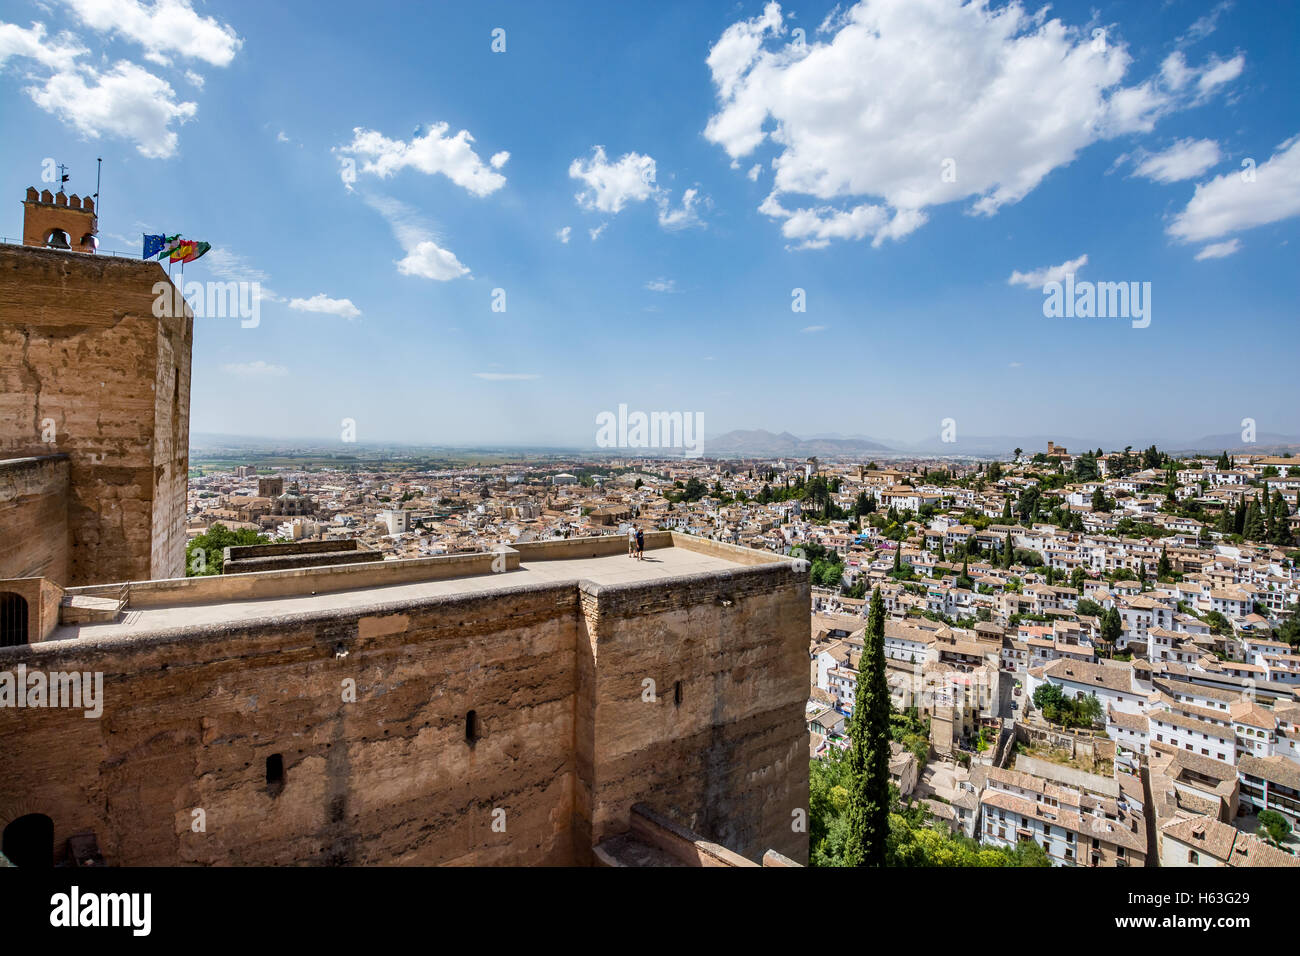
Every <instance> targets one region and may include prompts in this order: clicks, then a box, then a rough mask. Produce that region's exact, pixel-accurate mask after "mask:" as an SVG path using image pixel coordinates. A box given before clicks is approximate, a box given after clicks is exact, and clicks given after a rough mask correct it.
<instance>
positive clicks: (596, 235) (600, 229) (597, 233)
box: [587, 222, 609, 242]
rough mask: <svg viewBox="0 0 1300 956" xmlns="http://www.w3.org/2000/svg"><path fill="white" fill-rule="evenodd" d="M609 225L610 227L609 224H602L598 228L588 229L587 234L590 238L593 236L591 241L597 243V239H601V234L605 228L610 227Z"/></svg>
mask: <svg viewBox="0 0 1300 956" xmlns="http://www.w3.org/2000/svg"><path fill="white" fill-rule="evenodd" d="M608 225H609V223H607V222H602V223H601V224H600V225H599V226H596V227H594V228H592V229H588V230H587V234H588V235H589V236H591V241H592V242H595V241H596V240H597V239H599V238H600V234H601V233H602V232H604V231H605V227H606V226H608Z"/></svg>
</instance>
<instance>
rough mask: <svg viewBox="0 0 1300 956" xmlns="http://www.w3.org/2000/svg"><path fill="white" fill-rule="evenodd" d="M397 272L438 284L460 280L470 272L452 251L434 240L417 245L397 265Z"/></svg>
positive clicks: (427, 240) (426, 240)
mask: <svg viewBox="0 0 1300 956" xmlns="http://www.w3.org/2000/svg"><path fill="white" fill-rule="evenodd" d="M397 271H398V272H400V273H401V274H402V275H404V276H419V277H420V278H422V279H433V280H434V281H436V282H447V281H448V280H450V279H458V278H460V277H461V276H463V275H465V274H466V273H467V272H469V269H467V268H465V266H464V265H462V264H461V262H460V260H459V259H457V258H456V254H455V253H454V252H452V251H451V250H450V249H444V248H442V247H441V246H440V245H438V244H437V243H436V242H434V241H433V240H432V239H425V240H424V241H423V242H419V243H416V244H415V246H414V247H412V248H411V249H410V250H409V251H408V252H407V254H406V258H404V259H401V260H399V261H398V263H397Z"/></svg>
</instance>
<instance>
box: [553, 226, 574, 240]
mask: <svg viewBox="0 0 1300 956" xmlns="http://www.w3.org/2000/svg"><path fill="white" fill-rule="evenodd" d="M572 232H573V227H572V226H565V227H564V228H563V229H561V230H560V231H559V232H557V233H556V234H555V238H556V239H559V240H560V242H563V243H565V244H566V245H567V244H568V242H569V236H570V235H571V234H572Z"/></svg>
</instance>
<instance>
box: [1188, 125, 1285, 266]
mask: <svg viewBox="0 0 1300 956" xmlns="http://www.w3.org/2000/svg"><path fill="white" fill-rule="evenodd" d="M1247 172H1253V173H1254V175H1253V177H1251V176H1247V175H1245V174H1246V173H1247ZM1252 179H1253V181H1251V180H1252ZM1298 215H1300V136H1293V137H1292V138H1291V139H1289V140H1287V141H1286V142H1284V143H1282V144H1281V145H1279V146H1278V148H1277V151H1276V152H1275V153H1274V154H1273V155H1272V156H1271V157H1269V158H1268V159H1267V160H1266V161H1265V162H1262V163H1260V164H1259V165H1258V166H1257V167H1255V168H1254V169H1253V170H1249V169H1247V168H1243V169H1240V170H1236V171H1233V172H1228V173H1224V174H1223V175H1222V176H1216V177H1215V178H1214V179H1211V180H1210V181H1209V182H1204V183H1200V184H1198V185H1197V187H1196V192H1195V193H1194V194H1193V195H1192V198H1191V201H1190V202H1188V204H1187V208H1185V209H1184V210H1183V211H1182V212H1180V213H1179V214H1178V215H1177V216H1175V217H1174V219H1173V221H1172V222H1171V223H1170V224H1169V226H1168V228H1167V229H1166V230H1165V232H1167V233H1168V234H1169V235H1170V236H1173V237H1174V238H1175V239H1180V240H1182V241H1184V242H1200V241H1202V240H1205V239H1218V238H1220V237H1221V236H1226V235H1229V234H1230V233H1234V232H1240V231H1242V230H1243V229H1252V228H1254V227H1255V226H1263V225H1267V224H1268V223H1271V222H1280V221H1282V220H1283V219H1290V218H1291V217H1293V216H1298Z"/></svg>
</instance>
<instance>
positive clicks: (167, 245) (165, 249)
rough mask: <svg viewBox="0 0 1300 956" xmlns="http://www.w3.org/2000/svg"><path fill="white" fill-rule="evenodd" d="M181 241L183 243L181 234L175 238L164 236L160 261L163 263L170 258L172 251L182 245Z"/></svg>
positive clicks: (159, 255) (159, 254)
mask: <svg viewBox="0 0 1300 956" xmlns="http://www.w3.org/2000/svg"><path fill="white" fill-rule="evenodd" d="M180 241H181V235H180V233H179V232H178V233H177V234H176V235H174V236H163V237H162V247H161V248H160V249H159V250H158V261H159V262H162V261H163V260H164V259H166V258H167V257H168V256H170V255H171V254H172V250H173V249H175V248H176V246H177V245H178V244H179V243H180Z"/></svg>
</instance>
